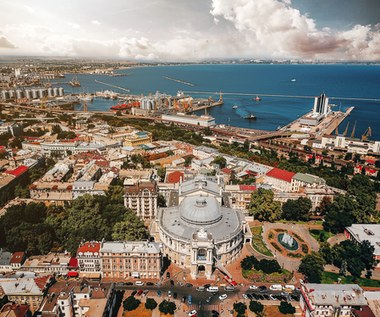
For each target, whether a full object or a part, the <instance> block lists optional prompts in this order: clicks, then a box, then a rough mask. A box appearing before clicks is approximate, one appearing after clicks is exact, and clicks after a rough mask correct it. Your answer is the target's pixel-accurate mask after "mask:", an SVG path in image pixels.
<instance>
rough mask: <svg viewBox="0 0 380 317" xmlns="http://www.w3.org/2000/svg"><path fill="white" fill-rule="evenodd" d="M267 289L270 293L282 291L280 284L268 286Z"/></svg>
mask: <svg viewBox="0 0 380 317" xmlns="http://www.w3.org/2000/svg"><path fill="white" fill-rule="evenodd" d="M269 289H270V290H271V291H282V285H281V284H273V285H271V286H269Z"/></svg>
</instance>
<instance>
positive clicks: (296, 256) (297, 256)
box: [287, 253, 303, 258]
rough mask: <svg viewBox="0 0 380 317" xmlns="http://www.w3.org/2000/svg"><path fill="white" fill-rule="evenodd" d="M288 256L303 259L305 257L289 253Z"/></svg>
mask: <svg viewBox="0 0 380 317" xmlns="http://www.w3.org/2000/svg"><path fill="white" fill-rule="evenodd" d="M287 256H288V257H290V258H302V257H303V255H302V254H301V253H288V254H287Z"/></svg>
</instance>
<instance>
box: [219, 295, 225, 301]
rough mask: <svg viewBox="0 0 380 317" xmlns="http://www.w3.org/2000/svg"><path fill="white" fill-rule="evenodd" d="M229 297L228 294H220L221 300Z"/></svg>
mask: <svg viewBox="0 0 380 317" xmlns="http://www.w3.org/2000/svg"><path fill="white" fill-rule="evenodd" d="M226 298H227V294H222V295H220V296H219V299H220V300H225V299H226Z"/></svg>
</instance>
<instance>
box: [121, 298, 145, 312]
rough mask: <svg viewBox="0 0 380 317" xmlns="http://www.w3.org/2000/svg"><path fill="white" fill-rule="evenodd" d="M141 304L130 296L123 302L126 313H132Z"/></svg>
mask: <svg viewBox="0 0 380 317" xmlns="http://www.w3.org/2000/svg"><path fill="white" fill-rule="evenodd" d="M140 303H141V302H140V301H139V300H138V299H136V298H135V297H134V296H128V297H127V298H126V299H125V300H124V302H123V308H124V310H126V311H132V310H135V309H136V308H137V307H139V305H140Z"/></svg>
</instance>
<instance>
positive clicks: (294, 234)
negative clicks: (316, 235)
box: [293, 232, 305, 242]
mask: <svg viewBox="0 0 380 317" xmlns="http://www.w3.org/2000/svg"><path fill="white" fill-rule="evenodd" d="M293 236H294V237H295V238H296V239H297V240H299V241H301V242H305V241H304V240H303V239H302V238H301V237H300V236H299V235H298V234H297V233H294V232H293Z"/></svg>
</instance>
